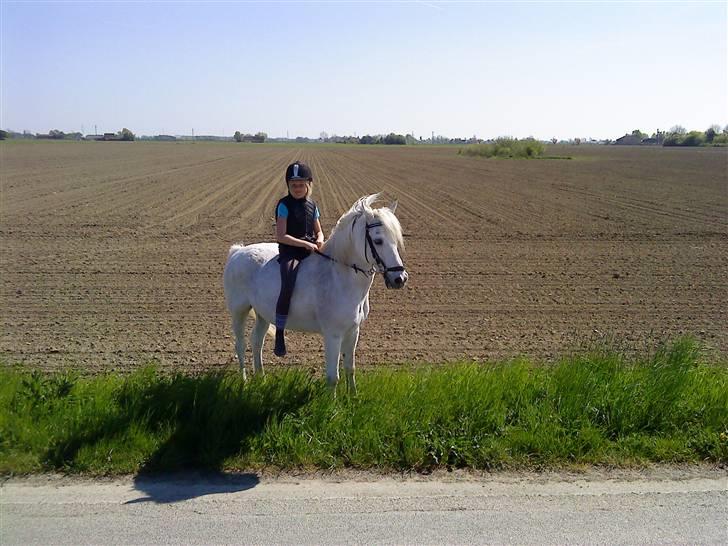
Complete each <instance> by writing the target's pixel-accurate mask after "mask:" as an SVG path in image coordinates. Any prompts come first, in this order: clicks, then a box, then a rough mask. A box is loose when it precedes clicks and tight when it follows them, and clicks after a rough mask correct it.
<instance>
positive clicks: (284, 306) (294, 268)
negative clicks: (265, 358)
mask: <svg viewBox="0 0 728 546" xmlns="http://www.w3.org/2000/svg"><path fill="white" fill-rule="evenodd" d="M299 263H300V261H299V260H297V259H296V258H292V257H289V256H281V257H280V270H281V292H280V294H279V295H278V302H277V303H276V341H275V347H274V348H273V353H274V354H275V355H276V356H285V354H286V341H285V338H284V336H283V331H284V329H285V327H286V321H287V320H288V308H289V307H290V304H291V295H293V287H294V286H295V284H296V276H297V275H298V264H299Z"/></svg>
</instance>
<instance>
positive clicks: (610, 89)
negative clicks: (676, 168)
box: [0, 0, 728, 138]
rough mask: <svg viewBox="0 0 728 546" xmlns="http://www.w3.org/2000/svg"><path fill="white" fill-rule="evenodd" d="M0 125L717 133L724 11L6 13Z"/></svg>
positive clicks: (202, 5)
mask: <svg viewBox="0 0 728 546" xmlns="http://www.w3.org/2000/svg"><path fill="white" fill-rule="evenodd" d="M0 11H1V15H2V28H1V30H2V36H1V45H2V51H1V52H0V60H1V61H2V67H1V76H2V80H1V91H2V97H1V99H0V107H1V108H2V110H1V111H0V126H2V127H3V128H11V129H14V130H21V131H22V130H24V129H27V130H29V131H32V132H47V131H48V130H50V129H54V128H57V129H61V130H64V131H80V130H82V128H83V130H84V131H85V132H86V133H90V132H93V128H94V125H96V126H97V127H98V130H99V132H103V131H118V130H120V129H121V128H122V127H128V128H130V129H131V130H132V131H134V132H135V133H137V134H160V133H166V134H189V133H190V132H191V130H192V128H194V130H195V133H196V134H226V135H231V134H232V133H233V132H234V131H235V130H240V131H242V132H257V131H265V132H267V133H268V134H269V135H270V136H285V135H286V134H287V133H288V134H290V135H291V136H295V135H302V136H312V137H317V136H318V135H319V133H320V132H321V131H326V132H327V133H328V134H339V135H344V134H347V135H348V134H354V133H356V134H358V135H363V134H366V133H370V134H376V133H388V132H390V131H394V132H398V133H408V132H414V134H415V135H417V136H420V135H422V136H425V137H426V136H429V135H430V134H431V132H433V131H434V133H435V134H443V135H448V136H451V137H452V136H471V135H477V136H478V137H482V138H488V137H494V136H498V135H512V136H516V137H525V136H529V135H533V136H536V137H537V138H551V137H553V136H556V137H558V138H572V137H594V138H615V137H618V136H620V135H622V134H624V133H625V132H627V131H631V130H632V129H635V128H640V129H642V130H643V131H646V132H652V131H654V130H655V129H658V128H660V129H668V128H669V127H671V126H673V125H676V124H680V125H682V126H684V127H686V128H688V129H701V130H704V129H706V128H707V127H708V126H709V125H711V124H713V123H718V124H720V125H721V126H724V125H725V124H726V123H728V66H727V63H728V55H727V38H726V34H727V32H728V14H727V9H726V2H511V3H505V2H459V3H449V2H400V3H393V4H388V3H382V2H276V3H262V2H260V3H257V2H152V3H142V2H102V1H95V2H28V1H24V2H20V1H19V2H13V1H8V0H3V2H2V4H1V7H0Z"/></svg>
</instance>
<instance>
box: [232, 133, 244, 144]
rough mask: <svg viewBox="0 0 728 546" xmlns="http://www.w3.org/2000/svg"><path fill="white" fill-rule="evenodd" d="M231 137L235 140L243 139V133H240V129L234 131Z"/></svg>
mask: <svg viewBox="0 0 728 546" xmlns="http://www.w3.org/2000/svg"><path fill="white" fill-rule="evenodd" d="M233 138H234V139H235V142H240V141H241V140H243V135H241V134H240V131H235V134H234V135H233Z"/></svg>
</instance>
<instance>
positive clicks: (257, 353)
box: [250, 313, 270, 373]
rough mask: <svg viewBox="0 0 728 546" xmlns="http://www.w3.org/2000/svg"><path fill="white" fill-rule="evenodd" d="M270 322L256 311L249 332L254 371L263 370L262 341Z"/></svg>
mask: <svg viewBox="0 0 728 546" xmlns="http://www.w3.org/2000/svg"><path fill="white" fill-rule="evenodd" d="M269 327H270V322H268V321H267V320H265V319H264V318H263V317H261V316H260V315H258V314H257V313H256V315H255V325H254V326H253V331H252V332H251V334H250V341H251V343H252V345H253V369H254V370H255V373H262V372H263V342H264V341H265V335H266V334H267V333H268V328H269Z"/></svg>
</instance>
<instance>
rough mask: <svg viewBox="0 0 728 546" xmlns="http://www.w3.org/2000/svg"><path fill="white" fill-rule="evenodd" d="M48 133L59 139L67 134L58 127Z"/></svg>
mask: <svg viewBox="0 0 728 546" xmlns="http://www.w3.org/2000/svg"><path fill="white" fill-rule="evenodd" d="M48 135H49V136H50V137H51V138H54V139H58V140H60V139H62V138H63V137H64V136H66V134H65V133H64V132H63V131H60V130H58V129H51V130H50V131H49V132H48Z"/></svg>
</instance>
